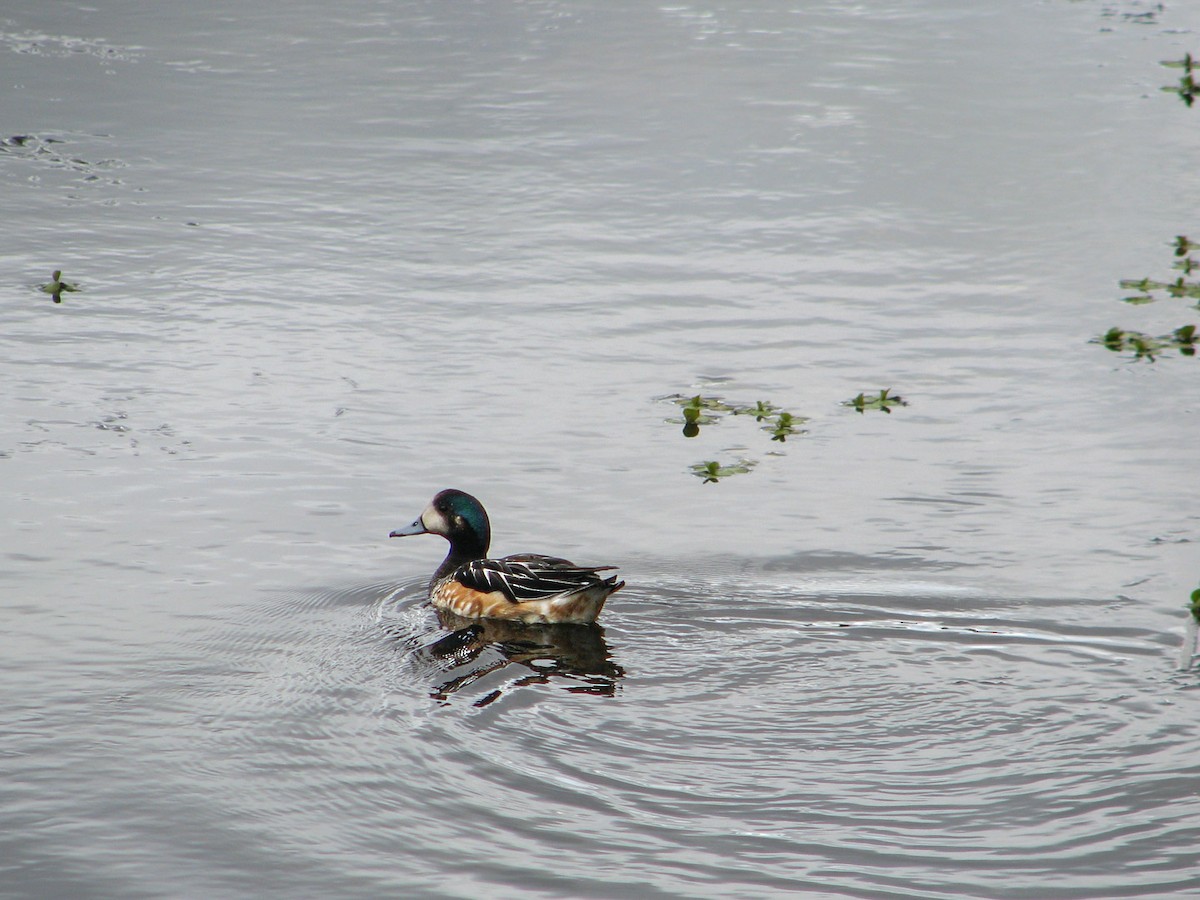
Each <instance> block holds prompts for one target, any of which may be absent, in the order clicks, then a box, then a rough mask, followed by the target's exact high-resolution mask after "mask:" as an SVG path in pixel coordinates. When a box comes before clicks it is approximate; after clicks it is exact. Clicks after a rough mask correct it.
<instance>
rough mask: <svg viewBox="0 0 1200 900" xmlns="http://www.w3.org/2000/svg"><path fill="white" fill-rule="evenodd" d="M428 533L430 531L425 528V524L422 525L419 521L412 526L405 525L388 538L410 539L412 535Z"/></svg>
mask: <svg viewBox="0 0 1200 900" xmlns="http://www.w3.org/2000/svg"><path fill="white" fill-rule="evenodd" d="M428 533H429V529H427V528H426V527H425V525H424V523H422V522H421V520H420V519H417V521H415V522H413V523H412V524H411V525H405V526H404V527H403V528H397V529H396V530H395V531H393V532H392V533H391V534H389V535H388V537H408V536H409V535H410V534H428Z"/></svg>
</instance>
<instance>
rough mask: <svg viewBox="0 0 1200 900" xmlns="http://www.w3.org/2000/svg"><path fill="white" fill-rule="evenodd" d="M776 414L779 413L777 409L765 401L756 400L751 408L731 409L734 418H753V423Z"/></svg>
mask: <svg viewBox="0 0 1200 900" xmlns="http://www.w3.org/2000/svg"><path fill="white" fill-rule="evenodd" d="M777 412H779V407H778V406H776V405H775V404H774V403H768V402H767V401H765V400H756V401H755V403H754V405H753V406H740V407H734V409H733V414H734V415H735V416H754V421H755V422H761V421H762V420H763V419H769V418H771V416H773V415H775V413H777Z"/></svg>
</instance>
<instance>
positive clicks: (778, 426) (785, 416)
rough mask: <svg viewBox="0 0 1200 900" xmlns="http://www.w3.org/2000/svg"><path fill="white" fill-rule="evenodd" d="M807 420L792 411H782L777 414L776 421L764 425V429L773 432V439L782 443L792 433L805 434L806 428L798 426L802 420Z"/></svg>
mask: <svg viewBox="0 0 1200 900" xmlns="http://www.w3.org/2000/svg"><path fill="white" fill-rule="evenodd" d="M760 421H761V420H760ZM807 421H808V420H807V419H805V418H803V417H801V416H793V415H792V414H791V413H790V412H781V413H779V415H777V416H775V423H774V424H773V425H770V424H768V425H764V426H763V431H769V432H770V433H771V440H773V441H779V442H780V443H782V442H784V441H786V440H787V439H788V435H790V434H803V433H804V429H802V428H797V427H796V426H797V425H799V424H800V423H801V422H807Z"/></svg>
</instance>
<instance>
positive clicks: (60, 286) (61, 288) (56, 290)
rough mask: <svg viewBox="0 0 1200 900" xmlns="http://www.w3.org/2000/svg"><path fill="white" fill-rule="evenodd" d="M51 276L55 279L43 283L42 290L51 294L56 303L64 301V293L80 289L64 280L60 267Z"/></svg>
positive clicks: (71, 292)
mask: <svg viewBox="0 0 1200 900" xmlns="http://www.w3.org/2000/svg"><path fill="white" fill-rule="evenodd" d="M51 278H52V279H53V280H52V281H50V282H49V283H47V284H43V285H42V286H41V287H42V292H43V293H46V294H49V295H50V296H51V297H52V298H53V299H54V302H55V303H62V295H63V294H64V293H67V294H73V293H75V292H76V291H78V290H79V288H78V287H76V286H75V285H73V284H71V283H70V282H69V281H63V280H62V271H61V270H60V269H55V270H54V274H53V275H52V276H51Z"/></svg>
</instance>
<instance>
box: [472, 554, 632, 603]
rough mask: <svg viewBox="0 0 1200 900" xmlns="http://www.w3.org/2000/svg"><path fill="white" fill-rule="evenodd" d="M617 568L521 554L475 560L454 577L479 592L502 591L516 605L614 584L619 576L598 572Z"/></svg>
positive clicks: (553, 557)
mask: <svg viewBox="0 0 1200 900" xmlns="http://www.w3.org/2000/svg"><path fill="white" fill-rule="evenodd" d="M615 568H616V566H577V565H575V563H573V562H571V561H569V560H566V559H559V558H558V557H555V556H541V555H539V554H536V553H522V554H518V555H516V556H506V557H504V558H503V559H476V560H472V561H471V562H469V563H464V564H463V565H461V566H459V567H458V568H457V569H455V570H454V572H453V574H452V576H451V577H453V578H454V580H455V581H458V582H459V583H460V584H463V585H465V586H466V587H469V588H474V589H475V590H477V591H483V592H485V593H490V592H491V591H500V592H502V593H503V594H504V595H505V596H506V597H508V598H509V599H510V600H512V601H513V602H514V603H522V602H524V601H526V600H545V599H546V598H547V597H553V596H555V595H556V594H565V593H570V592H572V591H578V590H582V589H584V588H588V587H594V586H596V585H600V584H613V583H615V582H616V577H615V576H613V577H611V578H607V579H606V578H604V577H602V576H600V575H597V574H596V573H597V572H604V571H606V570H609V569H615Z"/></svg>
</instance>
